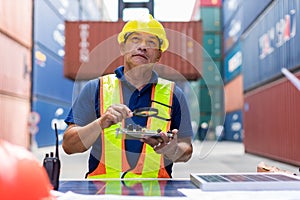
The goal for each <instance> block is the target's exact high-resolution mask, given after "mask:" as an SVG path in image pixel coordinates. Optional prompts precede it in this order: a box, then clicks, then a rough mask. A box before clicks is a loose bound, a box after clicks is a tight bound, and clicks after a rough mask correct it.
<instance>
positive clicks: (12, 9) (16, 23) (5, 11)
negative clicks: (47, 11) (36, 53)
mask: <svg viewBox="0 0 300 200" xmlns="http://www.w3.org/2000/svg"><path fill="white" fill-rule="evenodd" d="M32 3H33V1H32V0H22V2H20V1H19V0H9V1H8V0H0V13H1V17H0V32H2V33H4V34H6V35H8V36H9V37H11V38H13V39H14V40H16V41H18V42H19V43H20V44H22V45H23V46H26V47H31V38H32V31H31V30H32ZM1 48H3V47H2V43H1Z"/></svg>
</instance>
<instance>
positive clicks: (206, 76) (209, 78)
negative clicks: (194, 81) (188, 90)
mask: <svg viewBox="0 0 300 200" xmlns="http://www.w3.org/2000/svg"><path fill="white" fill-rule="evenodd" d="M202 68H203V69H202V78H201V79H200V82H201V83H202V84H207V85H214V86H223V79H222V74H223V72H222V63H221V61H220V60H211V61H209V60H204V61H203V67H202Z"/></svg>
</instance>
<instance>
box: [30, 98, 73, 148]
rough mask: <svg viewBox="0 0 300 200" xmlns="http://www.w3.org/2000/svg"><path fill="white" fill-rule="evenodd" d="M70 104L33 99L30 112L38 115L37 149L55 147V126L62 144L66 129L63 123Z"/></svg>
mask: <svg viewBox="0 0 300 200" xmlns="http://www.w3.org/2000/svg"><path fill="white" fill-rule="evenodd" d="M70 106H71V104H63V103H61V102H58V101H55V100H54V99H53V100H49V99H42V98H35V99H34V100H33V104H32V110H33V112H35V113H36V114H37V115H38V118H39V121H38V123H37V125H36V126H37V133H36V134H35V142H36V144H37V146H38V147H46V146H53V145H55V138H56V137H55V124H56V126H57V130H58V139H59V143H61V142H62V138H63V133H64V131H65V129H66V128H67V124H66V123H65V122H64V119H65V118H66V116H67V114H68V112H69V109H70Z"/></svg>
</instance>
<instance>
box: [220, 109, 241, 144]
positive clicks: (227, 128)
mask: <svg viewBox="0 0 300 200" xmlns="http://www.w3.org/2000/svg"><path fill="white" fill-rule="evenodd" d="M223 139H224V140H227V141H235V142H242V141H243V115H242V110H236V111H233V112H229V113H226V118H225V123H224V137H223Z"/></svg>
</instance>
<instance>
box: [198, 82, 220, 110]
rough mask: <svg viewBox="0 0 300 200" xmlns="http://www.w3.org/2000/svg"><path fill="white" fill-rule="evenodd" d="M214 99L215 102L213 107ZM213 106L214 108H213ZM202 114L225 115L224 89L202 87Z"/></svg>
mask: <svg viewBox="0 0 300 200" xmlns="http://www.w3.org/2000/svg"><path fill="white" fill-rule="evenodd" d="M212 99H213V100H214V102H213V105H212ZM212 106H213V107H212ZM200 113H201V114H206V113H215V114H216V113H218V114H222V113H224V88H223V87H219V86H209V87H207V85H201V86H200Z"/></svg>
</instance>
